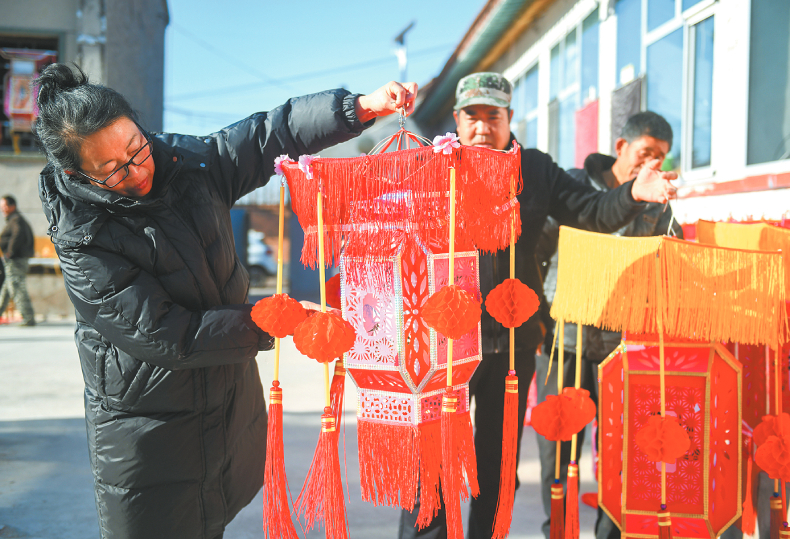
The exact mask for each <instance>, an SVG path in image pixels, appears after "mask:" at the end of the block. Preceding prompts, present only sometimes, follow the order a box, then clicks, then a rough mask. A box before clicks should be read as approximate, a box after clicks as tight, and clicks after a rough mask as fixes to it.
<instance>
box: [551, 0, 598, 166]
mask: <svg viewBox="0 0 790 539" xmlns="http://www.w3.org/2000/svg"><path fill="white" fill-rule="evenodd" d="M598 18H599V15H598V9H597V8H596V9H595V11H593V12H592V13H591V14H590V15H588V16H587V17H585V19H584V20H583V21H581V22H580V23H579V24H578V25H576V26H575V27H574V28H573V29H572V30H571V31H570V32H568V34H567V35H566V36H565V37H564V38H563V39H561V40H560V41H559V43H557V44H556V45H555V46H554V47H553V48H552V49H551V53H550V65H549V75H550V79H551V80H550V81H549V154H550V155H551V156H552V157H553V158H554V160H555V161H556V162H557V164H558V165H559V166H560V167H562V168H566V169H567V168H573V167H574V166H575V158H576V111H577V110H579V108H581V107H582V106H583V105H584V104H585V103H586V102H587V101H589V100H590V99H596V98H597V97H598ZM536 130H537V129H536Z"/></svg>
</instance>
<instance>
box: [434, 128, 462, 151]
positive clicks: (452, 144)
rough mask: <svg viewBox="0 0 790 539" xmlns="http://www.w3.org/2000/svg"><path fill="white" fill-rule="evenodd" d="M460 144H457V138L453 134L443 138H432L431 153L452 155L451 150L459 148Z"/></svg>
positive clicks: (439, 136) (438, 136) (437, 136)
mask: <svg viewBox="0 0 790 539" xmlns="http://www.w3.org/2000/svg"><path fill="white" fill-rule="evenodd" d="M460 147H461V143H460V142H458V137H456V136H455V135H454V134H453V133H447V134H446V135H444V136H441V135H436V136H435V137H434V138H433V151H434V152H435V153H439V152H442V153H443V154H445V155H450V154H451V153H453V148H460Z"/></svg>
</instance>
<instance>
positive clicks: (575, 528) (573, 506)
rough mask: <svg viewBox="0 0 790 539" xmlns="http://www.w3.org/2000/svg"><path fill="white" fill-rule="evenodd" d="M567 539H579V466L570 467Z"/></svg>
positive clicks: (566, 524)
mask: <svg viewBox="0 0 790 539" xmlns="http://www.w3.org/2000/svg"><path fill="white" fill-rule="evenodd" d="M565 539H579V465H578V464H576V462H571V463H570V464H569V465H568V495H567V497H566V499H565Z"/></svg>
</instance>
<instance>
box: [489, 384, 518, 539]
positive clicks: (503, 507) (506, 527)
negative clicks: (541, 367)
mask: <svg viewBox="0 0 790 539" xmlns="http://www.w3.org/2000/svg"><path fill="white" fill-rule="evenodd" d="M517 438H518V377H517V376H515V371H510V372H509V373H508V376H507V377H506V378H505V408H504V419H503V420H502V461H501V465H500V468H499V497H498V501H497V508H496V517H495V519H494V535H493V537H494V538H495V539H504V538H505V537H507V535H508V533H509V532H510V524H511V523H512V520H513V499H514V497H515V495H516V453H517V452H518V445H517V442H518V440H517Z"/></svg>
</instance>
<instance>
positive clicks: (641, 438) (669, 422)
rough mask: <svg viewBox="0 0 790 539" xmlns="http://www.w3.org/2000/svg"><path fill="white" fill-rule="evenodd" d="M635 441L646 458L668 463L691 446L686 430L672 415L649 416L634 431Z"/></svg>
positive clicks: (680, 455)
mask: <svg viewBox="0 0 790 539" xmlns="http://www.w3.org/2000/svg"><path fill="white" fill-rule="evenodd" d="M635 441H636V445H637V447H638V448H639V449H641V450H642V452H643V453H644V454H645V455H647V458H648V460H652V461H656V462H666V463H670V464H671V463H673V462H675V460H676V459H678V458H680V457H682V456H683V455H685V454H686V452H687V451H688V450H689V447H690V446H691V440H690V439H689V435H688V432H686V429H684V428H683V427H681V426H680V424H679V423H678V418H677V417H673V416H666V417H661V416H660V415H654V416H651V417H650V418H649V419H648V420H647V425H645V426H644V427H642V429H641V430H640V431H639V432H637V433H636V437H635Z"/></svg>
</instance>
